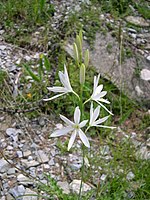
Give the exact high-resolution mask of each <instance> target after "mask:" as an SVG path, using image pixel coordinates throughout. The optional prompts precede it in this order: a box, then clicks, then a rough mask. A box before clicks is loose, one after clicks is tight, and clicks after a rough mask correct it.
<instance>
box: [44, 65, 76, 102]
mask: <svg viewBox="0 0 150 200" xmlns="http://www.w3.org/2000/svg"><path fill="white" fill-rule="evenodd" d="M59 79H60V82H61V83H62V85H63V87H59V86H53V87H47V89H48V90H49V91H52V92H58V93H61V94H58V95H55V96H53V97H51V98H48V99H43V100H44V101H50V100H53V99H56V98H57V97H60V96H62V95H64V94H67V93H69V92H72V93H74V94H75V95H76V96H78V95H77V94H76V93H75V92H74V91H73V89H72V87H71V84H70V80H69V76H68V72H67V68H66V65H64V73H63V72H61V71H59ZM78 97H79V96H78Z"/></svg>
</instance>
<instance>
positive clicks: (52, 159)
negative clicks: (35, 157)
mask: <svg viewBox="0 0 150 200" xmlns="http://www.w3.org/2000/svg"><path fill="white" fill-rule="evenodd" d="M48 164H49V165H50V166H52V165H54V164H55V162H54V158H51V159H50V161H49V162H48Z"/></svg>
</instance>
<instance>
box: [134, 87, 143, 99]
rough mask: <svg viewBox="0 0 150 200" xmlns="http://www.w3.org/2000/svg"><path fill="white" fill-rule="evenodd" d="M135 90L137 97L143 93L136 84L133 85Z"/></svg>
mask: <svg viewBox="0 0 150 200" xmlns="http://www.w3.org/2000/svg"><path fill="white" fill-rule="evenodd" d="M135 91H136V93H137V96H138V97H140V96H142V95H143V91H142V90H141V88H140V87H139V86H138V85H137V86H136V87H135Z"/></svg>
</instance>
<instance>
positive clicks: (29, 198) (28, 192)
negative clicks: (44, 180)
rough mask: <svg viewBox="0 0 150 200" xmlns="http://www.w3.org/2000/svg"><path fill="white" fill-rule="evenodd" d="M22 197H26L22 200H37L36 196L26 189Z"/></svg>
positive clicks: (33, 192)
mask: <svg viewBox="0 0 150 200" xmlns="http://www.w3.org/2000/svg"><path fill="white" fill-rule="evenodd" d="M24 195H26V196H24V197H23V199H22V200H37V199H38V194H37V193H36V192H35V191H33V190H30V189H29V188H26V191H25V193H24ZM29 195H31V196H29Z"/></svg>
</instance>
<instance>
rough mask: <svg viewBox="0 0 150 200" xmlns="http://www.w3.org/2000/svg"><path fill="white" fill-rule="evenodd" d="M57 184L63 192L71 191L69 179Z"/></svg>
mask: <svg viewBox="0 0 150 200" xmlns="http://www.w3.org/2000/svg"><path fill="white" fill-rule="evenodd" d="M57 185H58V186H59V187H60V188H61V189H62V190H63V192H64V193H65V194H69V193H70V189H69V184H68V182H67V181H64V182H61V181H58V182H57Z"/></svg>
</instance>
